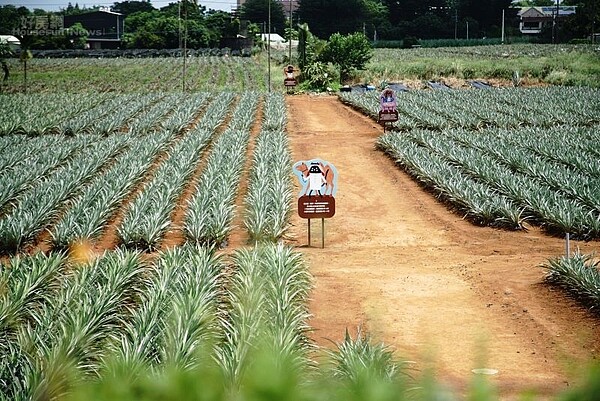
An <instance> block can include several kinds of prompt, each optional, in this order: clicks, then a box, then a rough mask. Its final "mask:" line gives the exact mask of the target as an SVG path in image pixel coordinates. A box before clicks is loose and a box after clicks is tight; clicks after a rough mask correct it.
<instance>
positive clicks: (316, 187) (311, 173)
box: [308, 163, 327, 196]
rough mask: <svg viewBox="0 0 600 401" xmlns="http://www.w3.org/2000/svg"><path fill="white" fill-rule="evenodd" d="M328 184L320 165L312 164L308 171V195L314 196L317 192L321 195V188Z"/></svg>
mask: <svg viewBox="0 0 600 401" xmlns="http://www.w3.org/2000/svg"><path fill="white" fill-rule="evenodd" d="M326 183H327V181H325V177H323V172H322V171H321V168H320V167H319V165H318V164H317V163H312V164H311V165H310V169H309V170H308V195H309V196H310V195H312V192H313V191H317V193H318V194H319V195H321V188H322V187H323V185H325V184H326Z"/></svg>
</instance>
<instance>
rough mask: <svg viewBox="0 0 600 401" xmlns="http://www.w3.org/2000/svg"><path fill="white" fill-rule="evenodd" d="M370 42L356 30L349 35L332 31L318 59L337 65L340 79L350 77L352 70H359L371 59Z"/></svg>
mask: <svg viewBox="0 0 600 401" xmlns="http://www.w3.org/2000/svg"><path fill="white" fill-rule="evenodd" d="M371 55H372V49H371V43H370V42H369V40H368V39H367V37H366V36H365V35H364V34H363V33H361V32H356V33H352V34H349V35H342V34H339V33H334V34H333V35H331V37H330V38H329V41H328V42H327V45H326V46H325V49H324V50H323V53H322V54H321V55H320V57H319V61H322V62H324V63H332V64H334V65H336V66H338V67H339V70H340V79H341V80H344V79H347V78H349V77H350V74H351V72H352V71H353V70H361V69H363V68H364V67H365V65H366V64H367V62H368V61H369V60H370V59H371Z"/></svg>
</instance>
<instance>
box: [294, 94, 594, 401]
mask: <svg viewBox="0 0 600 401" xmlns="http://www.w3.org/2000/svg"><path fill="white" fill-rule="evenodd" d="M287 103H288V119H289V120H288V132H289V134H290V139H291V145H292V152H293V160H294V161H297V160H308V159H312V158H317V157H318V158H322V159H325V160H327V161H329V162H331V163H333V164H334V165H335V166H336V168H337V170H338V173H339V182H338V188H339V190H338V194H337V196H336V216H335V217H334V218H332V219H330V220H327V221H326V226H325V230H326V240H325V249H321V248H320V222H319V223H318V224H317V223H313V240H312V247H307V246H306V245H307V236H306V228H307V224H306V221H305V220H301V219H300V218H298V217H297V215H294V217H293V225H294V226H293V229H292V232H291V235H292V238H294V239H295V241H293V242H294V243H295V245H297V246H298V247H299V249H301V250H302V252H303V253H304V254H305V258H306V260H307V261H308V263H309V265H310V268H311V271H312V273H313V275H314V276H315V289H314V291H313V294H312V302H311V312H312V314H313V316H314V317H313V319H312V321H311V324H312V327H313V328H314V329H315V331H314V333H313V338H314V340H315V341H316V342H317V343H319V344H321V345H325V346H331V344H332V343H331V342H330V341H329V340H334V341H341V340H342V338H343V335H344V331H345V329H346V328H348V329H349V330H350V333H351V334H353V335H355V334H356V330H357V327H358V326H362V327H363V328H364V329H365V330H367V331H368V332H369V333H370V334H371V335H372V337H373V338H374V339H375V340H376V341H384V342H385V343H387V344H389V345H391V346H392V347H393V348H394V349H395V350H396V354H397V356H398V357H399V359H403V360H413V361H415V362H416V364H415V367H416V368H417V369H418V370H420V371H422V370H423V369H425V368H426V367H428V366H429V362H430V361H433V363H434V364H435V369H436V371H437V373H438V377H439V378H440V380H442V381H443V382H445V383H447V384H448V385H450V386H451V387H453V388H454V389H455V391H457V392H459V393H460V392H463V391H464V390H465V389H466V388H467V387H468V384H469V381H470V380H471V377H472V373H471V369H473V368H481V367H485V368H493V369H496V370H498V374H496V375H493V376H490V380H491V381H492V383H494V384H495V385H496V386H497V388H498V389H499V392H500V394H501V395H502V399H516V398H517V394H520V393H521V392H522V391H524V390H526V389H535V391H537V392H538V393H540V394H544V395H554V394H556V393H557V392H559V391H561V390H563V389H566V388H567V387H568V386H569V385H570V384H571V383H572V381H573V380H574V377H573V371H572V368H574V367H576V366H578V363H579V362H580V361H581V360H585V361H587V360H589V359H590V358H592V357H596V358H597V357H598V356H599V355H600V319H598V318H597V317H594V316H592V315H590V314H589V313H588V312H587V311H586V310H585V309H583V308H581V307H579V306H578V305H576V304H575V303H574V302H572V301H571V300H570V299H568V298H566V297H564V296H563V295H562V293H560V292H558V291H553V290H552V289H551V288H549V287H548V286H546V285H544V284H543V275H544V272H543V270H542V269H541V268H540V267H539V266H540V264H542V263H544V262H545V261H547V259H548V258H551V257H554V256H557V255H560V254H561V253H562V252H564V244H563V241H562V240H561V239H556V238H550V237H548V236H546V235H544V234H543V233H541V232H540V231H539V230H537V229H535V228H533V229H531V230H529V231H528V232H506V231H499V230H495V229H490V228H481V227H476V226H473V225H471V224H469V223H468V222H466V221H464V220H462V219H461V216H458V215H456V214H454V213H452V212H450V211H449V210H448V209H447V208H446V207H445V206H443V205H442V204H440V203H438V202H437V201H436V200H435V198H434V197H433V196H432V195H431V194H429V193H427V192H426V191H424V190H422V189H421V188H420V187H419V186H418V185H417V184H416V183H415V182H413V181H412V180H411V179H410V178H409V177H408V175H406V174H405V173H404V172H402V171H401V170H400V169H398V168H397V167H396V166H395V165H394V163H393V162H392V161H391V160H390V159H389V158H387V157H386V156H385V155H383V153H381V152H378V151H376V150H375V149H374V142H375V140H376V138H377V137H378V136H379V135H380V134H381V128H380V127H379V126H378V125H377V124H376V123H375V122H373V121H372V120H370V119H368V118H367V117H364V116H362V115H360V114H359V113H357V112H355V111H353V110H351V109H349V108H347V107H345V106H343V105H342V104H341V103H339V102H338V101H337V99H336V98H335V97H328V96H325V97H309V96H292V97H287ZM577 246H579V247H580V248H581V249H582V250H583V251H585V252H591V251H600V244H599V243H598V242H594V243H577V244H576V245H575V247H577ZM575 377H576V376H575Z"/></svg>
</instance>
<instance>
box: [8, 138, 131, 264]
mask: <svg viewBox="0 0 600 401" xmlns="http://www.w3.org/2000/svg"><path fill="white" fill-rule="evenodd" d="M127 140H128V137H127V136H114V137H111V138H109V139H108V140H105V141H94V142H93V143H92V144H91V145H90V146H87V147H85V148H84V149H83V150H82V151H81V152H79V153H78V154H77V155H76V156H75V157H74V158H72V159H70V160H68V161H67V162H66V163H64V164H62V165H61V166H60V167H58V168H57V169H56V170H55V171H53V172H52V173H51V174H50V175H49V176H48V177H46V178H45V179H43V180H41V181H40V182H39V185H35V186H33V187H32V188H31V189H30V190H27V191H25V192H23V193H22V194H20V196H19V197H18V200H17V201H16V202H15V204H14V206H12V207H10V208H8V210H7V211H6V212H5V213H4V214H3V215H2V216H1V217H0V252H4V253H11V252H16V251H19V250H21V249H22V248H23V247H24V246H25V245H28V244H30V243H31V242H32V241H34V240H35V239H36V237H37V236H38V235H39V234H40V233H41V232H42V230H44V229H45V228H46V227H47V226H48V225H49V224H50V223H51V222H52V221H53V220H54V219H56V218H57V217H59V215H60V213H61V211H62V210H63V209H64V208H65V207H67V206H68V204H69V202H70V201H71V200H72V199H74V198H75V197H77V196H78V195H79V194H80V192H81V189H82V188H83V187H84V186H85V185H87V184H88V183H89V182H90V181H92V180H93V179H95V177H96V176H97V175H98V174H99V173H100V172H101V171H102V169H104V168H106V167H107V165H109V164H110V163H111V162H113V161H114V159H115V157H117V155H119V154H120V153H121V152H122V151H123V150H124V148H125V147H126V142H127ZM11 177H13V176H11Z"/></svg>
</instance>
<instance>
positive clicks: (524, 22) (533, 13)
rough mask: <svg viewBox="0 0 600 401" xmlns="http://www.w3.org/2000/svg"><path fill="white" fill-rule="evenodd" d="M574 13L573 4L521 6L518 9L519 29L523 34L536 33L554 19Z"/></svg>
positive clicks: (550, 23)
mask: <svg viewBox="0 0 600 401" xmlns="http://www.w3.org/2000/svg"><path fill="white" fill-rule="evenodd" d="M573 14H575V6H559V7H554V6H548V7H523V8H521V10H520V11H519V14H518V15H519V17H520V23H519V30H520V31H521V32H522V33H524V34H533V35H535V34H538V33H540V32H542V29H543V28H544V27H545V26H549V25H550V26H551V25H552V24H553V23H554V21H555V20H561V19H564V18H567V17H568V16H570V15H573Z"/></svg>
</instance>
